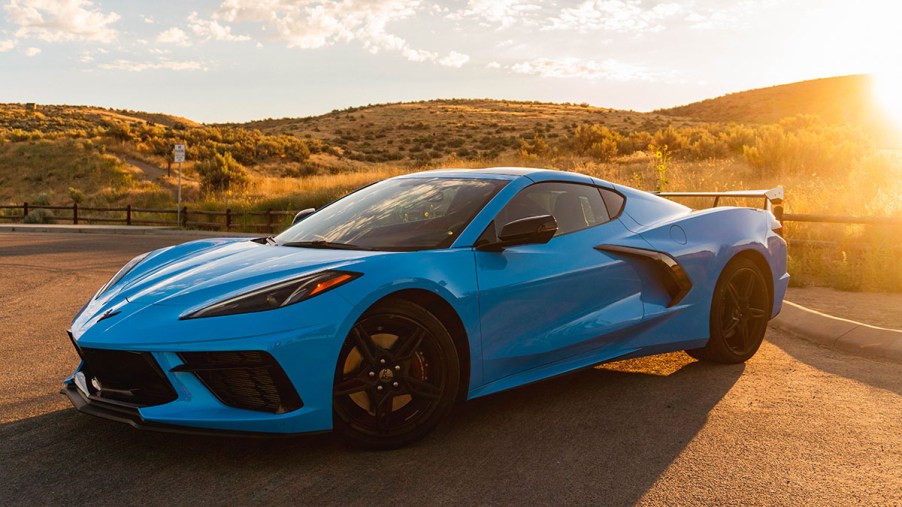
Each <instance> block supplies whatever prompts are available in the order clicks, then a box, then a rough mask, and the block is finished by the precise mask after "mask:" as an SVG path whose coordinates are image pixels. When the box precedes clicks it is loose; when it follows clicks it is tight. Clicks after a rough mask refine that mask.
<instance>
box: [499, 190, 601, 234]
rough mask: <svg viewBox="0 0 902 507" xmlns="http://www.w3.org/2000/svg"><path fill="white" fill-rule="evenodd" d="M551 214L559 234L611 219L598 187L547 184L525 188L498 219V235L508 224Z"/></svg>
mask: <svg viewBox="0 0 902 507" xmlns="http://www.w3.org/2000/svg"><path fill="white" fill-rule="evenodd" d="M538 215H551V216H553V217H554V219H555V220H557V227H558V230H557V234H556V235H555V236H560V235H561V234H567V233H571V232H574V231H579V230H582V229H587V228H589V227H594V226H596V225H599V224H603V223H605V222H607V221H609V220H610V216H609V215H608V208H607V207H606V206H605V202H604V200H603V199H602V198H601V194H600V193H599V191H598V189H597V188H596V187H593V186H590V185H580V184H577V183H559V182H545V183H536V184H535V185H531V186H529V187H526V188H524V189H523V190H521V191H520V193H519V194H517V195H516V196H514V198H513V199H511V201H510V202H509V203H507V205H506V206H505V207H504V208H503V209H502V210H501V211H500V212H499V213H498V216H497V217H495V229H496V233H498V232H500V231H501V228H502V227H503V226H504V224H507V223H509V222H513V221H514V220H519V219H521V218H527V217H534V216H538Z"/></svg>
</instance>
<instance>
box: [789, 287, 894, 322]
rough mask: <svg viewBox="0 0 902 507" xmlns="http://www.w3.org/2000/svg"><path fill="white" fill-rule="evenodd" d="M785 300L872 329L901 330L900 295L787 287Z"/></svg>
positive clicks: (823, 288) (824, 288)
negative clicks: (874, 327) (867, 325)
mask: <svg viewBox="0 0 902 507" xmlns="http://www.w3.org/2000/svg"><path fill="white" fill-rule="evenodd" d="M786 300H787V301H792V302H793V303H796V304H800V305H802V306H804V307H807V308H811V309H812V310H817V311H819V312H822V313H826V314H829V315H833V316H835V317H840V318H843V319H849V320H854V321H857V322H861V323H864V324H870V325H872V326H879V327H886V328H890V329H902V294H891V293H883V292H846V291H841V290H836V289H829V288H826V287H804V288H799V287H790V288H789V290H788V291H787V292H786Z"/></svg>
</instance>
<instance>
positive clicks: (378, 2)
mask: <svg viewBox="0 0 902 507" xmlns="http://www.w3.org/2000/svg"><path fill="white" fill-rule="evenodd" d="M899 14H902V6H896V2H890V1H887V0H860V1H854V2H853V1H849V0H845V1H834V0H826V1H816V0H754V1H752V0H689V1H668V0H664V1H646V0H572V1H571V0H556V1H542V0H458V1H451V0H436V1H426V0H343V1H338V2H335V1H319V0H181V1H174V0H153V1H139V0H103V1H101V0H94V1H92V0H0V102H37V103H44V104H84V105H94V106H103V107H113V108H123V109H133V110H141V111H150V112H165V113H169V114H174V115H178V116H184V117H187V118H190V119H192V120H195V121H201V122H208V123H209V122H227V121H249V120H254V119H263V118H282V117H299V116H310V115H318V114H323V113H327V112H329V111H331V110H333V109H341V108H345V107H350V106H361V105H367V104H377V103H384V102H407V101H416V100H426V99H439V98H495V99H511V100H538V101H544V102H572V103H583V102H587V103H589V104H591V105H594V106H599V107H613V108H617V109H633V110H637V111H649V110H653V109H657V108H664V107H671V106H676V105H681V104H686V103H690V102H694V101H697V100H701V99H705V98H711V97H716V96H719V95H723V94H725V93H730V92H735V91H741V90H746V89H751V88H760V87H763V86H770V85H775V84H782V83H789V82H794V81H800V80H804V79H812V78H818V77H829V76H837V75H847V74H858V73H884V74H886V75H893V76H902V72H900V69H898V68H894V67H895V66H898V65H899V63H900V62H902V28H900V21H899V20H900V19H902V16H900V15H899ZM896 82H898V84H899V85H900V88H899V89H900V90H902V77H900V78H899V79H898V80H896V81H894V83H896ZM891 89H894V88H893V87H891ZM900 95H902V91H900Z"/></svg>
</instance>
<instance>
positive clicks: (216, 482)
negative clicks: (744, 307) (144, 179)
mask: <svg viewBox="0 0 902 507" xmlns="http://www.w3.org/2000/svg"><path fill="white" fill-rule="evenodd" d="M186 239H189V238H187V237H184V236H173V235H167V236H103V235H94V234H38V233H22V234H16V233H3V234H0V346H2V352H0V379H2V380H0V504H3V505H8V504H34V503H38V504H62V503H66V504H84V503H88V502H92V503H99V504H121V503H130V504H135V503H141V504H150V505H159V504H168V503H171V502H178V503H180V504H184V503H189V502H191V503H230V504H235V503H237V504H248V503H251V502H253V503H262V502H267V503H269V502H272V503H278V504H288V503H290V504H354V505H374V504H376V505H382V504H402V505H408V504H467V505H469V504H500V505H505V504H523V503H526V504H601V505H627V504H641V505H675V504H695V505H714V504H717V505H729V504H734V505H902V365H899V364H894V363H882V362H876V361H871V360H868V359H863V358H858V357H854V356H845V355H842V354H838V353H835V352H830V351H827V350H825V349H821V348H818V347H816V346H814V345H811V344H808V343H807V342H804V341H800V340H798V339H796V338H791V337H787V336H785V335H781V334H779V333H778V332H776V331H774V330H771V331H769V333H768V336H767V342H766V343H765V344H764V345H763V347H762V349H761V351H760V352H759V353H758V355H756V356H755V357H754V358H752V360H750V361H749V362H748V363H747V364H745V365H737V366H712V365H706V364H702V363H698V362H695V361H694V360H692V359H691V358H689V356H687V355H685V354H683V353H676V354H668V355H663V356H657V357H654V358H646V359H639V360H632V361H624V362H620V363H614V364H610V365H605V366H603V367H599V368H595V369H591V370H587V371H583V372H580V373H577V374H573V375H569V376H565V377H561V378H557V379H553V380H550V381H546V382H543V383H539V384H536V385H532V386H527V387H525V388H521V389H517V390H514V391H510V392H506V393H501V394H497V395H493V396H489V397H486V398H481V399H478V400H474V401H470V402H467V403H464V404H462V405H461V406H460V407H459V408H458V409H457V410H456V412H455V413H454V414H453V415H452V417H451V418H450V419H449V420H448V421H447V422H446V423H445V424H444V425H442V426H440V427H439V429H438V430H437V431H436V432H435V433H434V434H433V435H432V436H430V437H428V438H427V439H426V440H424V441H422V442H420V443H419V444H417V445H414V446H412V447H409V448H406V449H401V450H397V451H389V452H363V451H357V450H352V449H348V448H346V447H345V446H344V445H343V444H342V443H341V442H340V441H339V439H337V438H336V437H335V436H333V435H331V434H327V435H320V436H307V437H293V438H275V439H239V438H212V437H195V436H184V435H173V434H163V433H151V432H141V431H137V430H134V429H132V428H130V427H128V426H125V425H121V424H117V423H113V422H108V421H104V420H100V419H95V418H92V417H90V416H86V415H81V414H78V413H76V412H75V410H74V409H72V408H71V407H70V405H69V402H68V401H67V400H66V399H65V398H64V397H63V396H61V395H60V394H58V390H59V388H60V381H61V380H62V379H63V378H64V377H65V376H67V375H68V374H70V373H71V371H72V370H73V369H74V367H75V366H76V364H77V358H76V355H75V353H74V351H73V350H72V349H71V346H70V345H69V343H68V339H67V338H66V335H65V329H66V327H67V325H68V323H69V322H70V320H71V318H72V316H73V315H74V314H75V312H77V311H78V309H79V308H80V307H81V305H82V304H83V303H84V302H85V301H86V300H87V298H89V297H90V296H91V295H92V294H93V293H94V291H95V290H96V289H97V288H98V287H99V286H100V285H101V284H102V283H104V282H105V281H106V280H107V279H108V278H109V277H110V276H112V275H113V273H114V272H115V271H116V270H117V269H118V268H119V266H121V265H122V264H124V263H125V262H126V261H127V260H128V259H130V258H131V257H132V256H134V255H137V254H139V253H141V252H144V251H147V250H149V249H152V248H155V247H160V246H164V245H167V244H172V243H176V242H181V241H184V240H186Z"/></svg>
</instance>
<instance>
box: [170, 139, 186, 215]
mask: <svg viewBox="0 0 902 507" xmlns="http://www.w3.org/2000/svg"><path fill="white" fill-rule="evenodd" d="M172 155H173V161H174V162H176V163H177V164H178V165H179V207H178V209H177V210H176V212H175V217H176V222H177V223H178V226H179V227H181V226H182V162H184V161H185V145H184V144H177V145H175V148H174V149H173V150H172Z"/></svg>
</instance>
